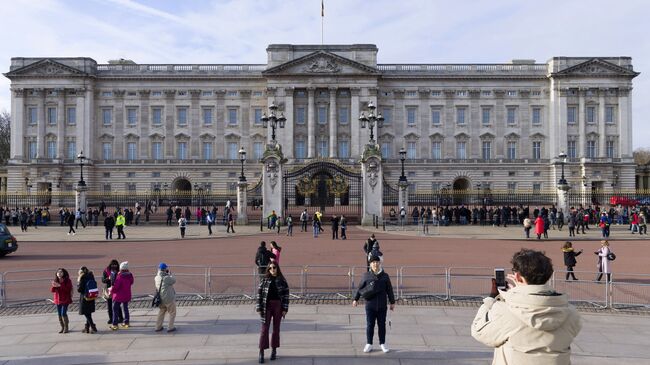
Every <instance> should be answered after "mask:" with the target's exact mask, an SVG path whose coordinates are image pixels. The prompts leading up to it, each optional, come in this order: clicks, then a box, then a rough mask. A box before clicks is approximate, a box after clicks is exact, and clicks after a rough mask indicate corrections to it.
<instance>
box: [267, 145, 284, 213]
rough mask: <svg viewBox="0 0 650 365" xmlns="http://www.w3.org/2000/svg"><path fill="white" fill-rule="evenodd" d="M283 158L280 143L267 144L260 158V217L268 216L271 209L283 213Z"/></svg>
mask: <svg viewBox="0 0 650 365" xmlns="http://www.w3.org/2000/svg"><path fill="white" fill-rule="evenodd" d="M284 162H285V159H284V156H283V155H282V150H281V149H280V145H270V144H269V145H267V147H266V151H265V152H264V157H263V158H262V199H263V208H262V217H268V216H269V215H270V214H271V212H272V211H275V213H276V214H277V215H278V216H281V215H283V214H284V213H283V209H282V208H283V207H284V191H283V186H282V185H283V181H282V178H283V167H282V165H283V164H284Z"/></svg>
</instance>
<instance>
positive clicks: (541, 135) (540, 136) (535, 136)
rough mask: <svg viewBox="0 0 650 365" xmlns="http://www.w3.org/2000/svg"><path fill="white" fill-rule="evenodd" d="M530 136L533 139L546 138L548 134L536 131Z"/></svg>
mask: <svg viewBox="0 0 650 365" xmlns="http://www.w3.org/2000/svg"><path fill="white" fill-rule="evenodd" d="M530 138H531V139H544V138H546V136H545V135H543V134H541V133H535V134H531V135H530Z"/></svg>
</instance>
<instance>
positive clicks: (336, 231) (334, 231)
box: [330, 215, 339, 240]
mask: <svg viewBox="0 0 650 365" xmlns="http://www.w3.org/2000/svg"><path fill="white" fill-rule="evenodd" d="M330 222H332V239H333V240H338V239H339V219H338V217H337V216H336V215H333V216H332V219H330Z"/></svg>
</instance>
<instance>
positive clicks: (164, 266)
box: [158, 262, 167, 270]
mask: <svg viewBox="0 0 650 365" xmlns="http://www.w3.org/2000/svg"><path fill="white" fill-rule="evenodd" d="M158 270H167V264H166V263H164V262H161V263H160V265H158Z"/></svg>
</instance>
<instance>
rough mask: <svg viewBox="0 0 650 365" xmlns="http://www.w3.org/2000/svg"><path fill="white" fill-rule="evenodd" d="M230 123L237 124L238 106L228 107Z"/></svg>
mask: <svg viewBox="0 0 650 365" xmlns="http://www.w3.org/2000/svg"><path fill="white" fill-rule="evenodd" d="M228 124H230V125H236V124H237V108H228Z"/></svg>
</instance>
